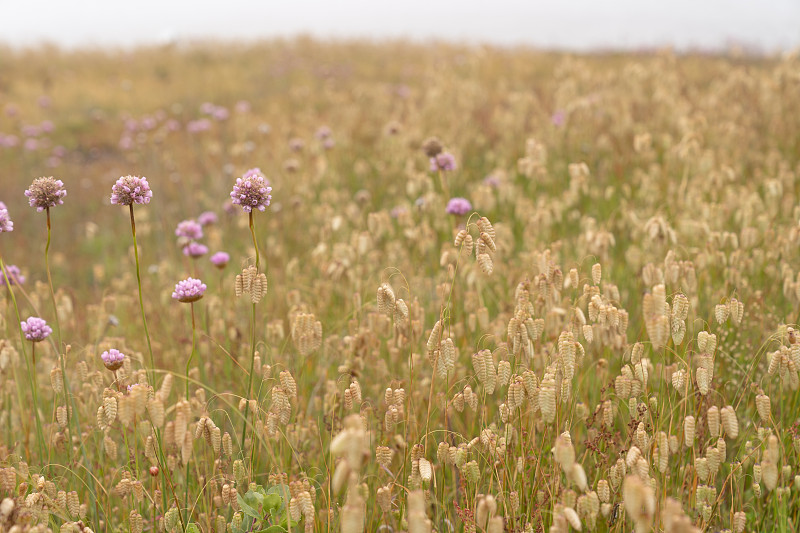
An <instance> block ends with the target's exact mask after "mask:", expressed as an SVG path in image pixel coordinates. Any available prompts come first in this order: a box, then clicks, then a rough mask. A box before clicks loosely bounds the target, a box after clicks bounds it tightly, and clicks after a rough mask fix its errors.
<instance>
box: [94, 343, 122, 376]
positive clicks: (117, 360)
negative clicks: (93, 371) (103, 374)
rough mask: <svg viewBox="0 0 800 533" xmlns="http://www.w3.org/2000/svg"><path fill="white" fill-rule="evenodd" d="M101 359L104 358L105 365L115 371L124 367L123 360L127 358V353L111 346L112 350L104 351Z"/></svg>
mask: <svg viewBox="0 0 800 533" xmlns="http://www.w3.org/2000/svg"><path fill="white" fill-rule="evenodd" d="M100 359H102V360H103V364H104V365H105V367H106V368H107V369H109V370H111V371H112V372H113V371H115V370H119V369H120V367H122V362H123V361H124V360H125V354H124V353H122V352H120V351H119V350H117V349H116V348H111V349H110V350H107V351H105V352H103V353H102V354H101V355H100Z"/></svg>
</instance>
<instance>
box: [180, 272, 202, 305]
mask: <svg viewBox="0 0 800 533" xmlns="http://www.w3.org/2000/svg"><path fill="white" fill-rule="evenodd" d="M206 289H207V287H206V284H205V283H203V282H202V281H200V280H199V279H194V278H186V279H185V280H183V281H179V282H178V283H177V284H175V292H173V293H172V297H173V298H174V299H175V300H178V301H179V302H183V303H192V302H196V301H197V300H199V299H200V298H202V297H203V294H204V293H205V292H206Z"/></svg>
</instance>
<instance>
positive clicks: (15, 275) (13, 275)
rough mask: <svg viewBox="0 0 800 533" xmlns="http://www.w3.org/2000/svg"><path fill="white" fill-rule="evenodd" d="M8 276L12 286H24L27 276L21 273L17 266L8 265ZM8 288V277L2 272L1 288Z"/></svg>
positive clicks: (0, 273)
mask: <svg viewBox="0 0 800 533" xmlns="http://www.w3.org/2000/svg"><path fill="white" fill-rule="evenodd" d="M6 274H8V281H9V282H10V283H11V285H22V284H23V283H25V276H23V275H22V272H20V271H19V267H18V266H17V265H6ZM5 286H6V277H5V276H4V275H3V274H2V272H0V287H5Z"/></svg>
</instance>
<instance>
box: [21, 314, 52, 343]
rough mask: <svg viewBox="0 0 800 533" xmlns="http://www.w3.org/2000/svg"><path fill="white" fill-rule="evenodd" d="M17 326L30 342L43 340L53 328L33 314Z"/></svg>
mask: <svg viewBox="0 0 800 533" xmlns="http://www.w3.org/2000/svg"><path fill="white" fill-rule="evenodd" d="M19 327H20V328H21V329H22V332H23V333H24V334H25V338H26V339H28V340H29V341H31V342H40V341H43V340H45V339H46V338H47V337H48V336H49V335H50V334H51V333H53V328H51V327H50V326H48V325H47V322H45V321H44V320H43V319H41V318H39V317H35V316H31V317H28V319H27V320H26V321H25V322H20V324H19Z"/></svg>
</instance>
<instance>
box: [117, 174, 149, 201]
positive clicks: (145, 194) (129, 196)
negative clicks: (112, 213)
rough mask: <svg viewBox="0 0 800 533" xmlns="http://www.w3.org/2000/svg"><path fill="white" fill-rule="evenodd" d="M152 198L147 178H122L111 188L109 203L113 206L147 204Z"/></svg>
mask: <svg viewBox="0 0 800 533" xmlns="http://www.w3.org/2000/svg"><path fill="white" fill-rule="evenodd" d="M152 197H153V191H151V190H150V184H149V183H147V178H145V177H139V176H122V177H121V178H119V179H118V180H117V182H116V183H115V184H114V186H113V187H111V203H112V204H114V205H133V204H149V203H150V199H151V198H152Z"/></svg>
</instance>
